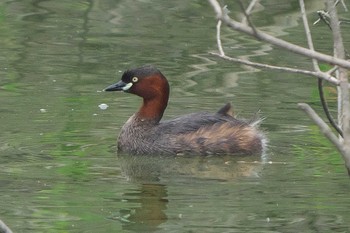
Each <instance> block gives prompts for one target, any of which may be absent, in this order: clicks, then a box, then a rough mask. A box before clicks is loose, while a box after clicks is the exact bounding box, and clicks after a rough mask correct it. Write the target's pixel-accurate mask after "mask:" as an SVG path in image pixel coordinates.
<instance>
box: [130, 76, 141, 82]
mask: <svg viewBox="0 0 350 233" xmlns="http://www.w3.org/2000/svg"><path fill="white" fill-rule="evenodd" d="M131 81H132V82H133V83H136V82H137V81H139V78H138V77H133V78H132V79H131Z"/></svg>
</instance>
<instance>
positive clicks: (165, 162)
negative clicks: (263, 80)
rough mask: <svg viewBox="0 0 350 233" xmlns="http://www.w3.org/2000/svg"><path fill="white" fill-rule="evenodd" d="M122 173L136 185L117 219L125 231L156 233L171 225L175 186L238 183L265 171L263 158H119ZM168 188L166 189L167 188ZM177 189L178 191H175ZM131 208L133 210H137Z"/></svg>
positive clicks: (126, 193) (126, 196) (129, 191)
mask: <svg viewBox="0 0 350 233" xmlns="http://www.w3.org/2000/svg"><path fill="white" fill-rule="evenodd" d="M118 159H119V161H120V165H121V170H122V173H123V175H124V177H125V178H126V179H128V180H129V181H131V182H134V183H136V184H137V185H138V186H137V188H136V189H131V190H128V191H127V192H125V193H124V195H123V200H124V201H126V202H127V203H128V205H127V206H128V208H127V209H122V210H120V211H119V214H118V217H117V219H118V220H120V221H121V222H122V225H123V229H126V230H132V231H135V232H153V231H156V230H158V229H159V228H160V225H161V224H162V223H165V222H167V220H168V216H167V214H166V210H167V206H168V204H171V203H170V201H169V200H168V187H170V186H171V185H172V184H174V183H179V182H181V183H190V182H193V180H197V181H200V180H201V181H205V180H215V182H217V181H219V182H225V181H234V180H237V179H239V178H242V177H258V176H259V173H260V172H261V170H262V169H263V167H264V163H263V161H262V158H261V157H259V156H249V157H233V156H222V157H201V156H196V157H167V156H132V155H119V156H118ZM165 184H166V185H165ZM175 188H176V187H175ZM135 205H136V207H134V208H130V206H131V207H132V206H135Z"/></svg>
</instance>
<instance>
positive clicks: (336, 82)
mask: <svg viewBox="0 0 350 233" xmlns="http://www.w3.org/2000/svg"><path fill="white" fill-rule="evenodd" d="M209 54H211V55H214V56H218V57H220V58H222V59H225V60H228V61H232V62H237V63H241V64H244V65H248V66H253V67H257V68H263V69H271V70H278V71H287V72H291V73H297V74H304V75H311V76H314V77H317V78H321V79H324V80H326V81H328V82H330V83H332V84H334V85H339V80H337V79H336V78H335V77H333V76H331V75H330V74H328V73H324V72H315V71H309V70H301V69H294V68H289V67H281V66H272V65H267V64H263V63H257V62H251V61H248V60H243V59H239V58H233V57H229V56H226V55H221V54H219V53H214V52H210V53H209Z"/></svg>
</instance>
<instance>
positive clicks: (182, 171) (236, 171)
mask: <svg viewBox="0 0 350 233" xmlns="http://www.w3.org/2000/svg"><path fill="white" fill-rule="evenodd" d="M265 159H266V158H265V157H260V156H232V155H231V156H230V155H227V156H212V157H211V156H195V157H189V156H177V157H169V156H132V155H119V161H120V165H121V170H122V173H123V175H124V176H125V177H126V179H128V180H130V181H135V182H141V183H146V182H159V181H163V180H167V179H171V178H172V177H178V176H179V175H180V176H185V177H186V176H187V177H195V178H199V179H215V180H223V181H228V180H235V179H237V178H239V177H258V176H259V173H260V172H261V170H262V169H263V167H264V163H265Z"/></svg>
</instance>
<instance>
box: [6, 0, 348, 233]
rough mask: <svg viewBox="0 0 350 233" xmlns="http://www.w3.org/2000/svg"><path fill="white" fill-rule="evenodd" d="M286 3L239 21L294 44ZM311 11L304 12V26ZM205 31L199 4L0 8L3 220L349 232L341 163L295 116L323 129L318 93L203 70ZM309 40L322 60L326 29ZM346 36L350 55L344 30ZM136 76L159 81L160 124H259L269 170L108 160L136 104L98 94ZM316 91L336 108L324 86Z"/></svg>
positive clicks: (119, 227)
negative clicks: (134, 72)
mask: <svg viewBox="0 0 350 233" xmlns="http://www.w3.org/2000/svg"><path fill="white" fill-rule="evenodd" d="M289 2H290V1H262V5H261V6H260V7H259V8H258V10H257V12H256V13H255V14H254V16H253V17H252V20H253V21H254V22H255V23H256V25H257V26H259V27H261V29H263V30H265V31H267V32H270V33H272V34H274V35H277V36H279V37H281V38H285V39H288V40H289V41H292V42H295V43H297V44H300V45H305V39H304V36H303V29H302V26H301V25H300V19H299V17H298V15H299V14H298V12H299V10H298V4H297V2H295V3H289ZM229 7H230V6H229ZM322 8H323V2H322V1H316V0H315V1H308V2H307V9H308V12H309V17H310V22H313V21H314V20H316V19H317V16H316V14H314V13H313V12H315V11H316V10H319V9H322ZM236 9H238V8H237V6H236V5H232V6H231V7H230V10H231V14H232V16H234V17H236V16H238V15H239V13H238V10H236ZM267 9H268V11H269V13H268V14H265V13H266V11H264V10H267ZM340 13H341V14H342V15H343V16H346V13H344V12H343V11H341V12H340ZM215 24H216V23H215V17H214V14H213V11H212V9H211V8H210V6H209V5H208V3H207V2H206V1H160V0H157V1H152V2H150V1H141V0H139V1H133V2H132V4H131V3H130V1H112V0H106V1H98V0H89V1H66V0H64V1H52V0H47V1H44V0H33V1H6V2H1V3H0V32H1V42H0V44H1V46H0V51H1V56H0V59H1V60H0V61H1V63H0V76H1V78H0V98H1V104H0V112H1V114H0V122H1V124H0V130H1V134H0V187H1V199H0V206H1V208H0V219H2V220H3V221H5V222H6V223H7V224H8V225H9V226H10V227H11V228H12V229H13V231H14V232H36V233H37V232H349V231H350V226H349V222H350V214H349V211H348V209H349V208H348V205H349V203H350V200H349V197H348V193H349V191H350V189H349V180H348V177H347V176H346V173H345V169H344V166H343V163H342V161H341V159H340V156H339V155H338V154H337V152H336V151H335V148H334V147H333V146H332V145H330V143H328V142H327V140H326V139H324V138H323V137H322V135H321V134H320V132H319V131H318V129H317V128H316V127H315V126H314V125H313V124H312V122H311V121H310V120H309V119H308V118H307V117H306V116H305V115H304V113H303V112H301V111H300V110H299V109H298V108H297V103H298V102H307V103H309V104H311V105H312V106H313V107H314V108H315V109H316V110H317V111H319V112H320V113H321V114H322V112H321V108H320V103H319V100H318V97H317V89H316V85H315V84H316V80H315V79H314V78H311V77H304V76H299V75H295V74H286V73H281V72H271V71H260V70H255V69H250V68H247V67H242V66H240V65H238V64H232V63H229V62H226V61H223V60H220V59H218V58H216V57H213V56H211V55H209V54H208V52H209V51H214V50H216V46H215ZM312 31H313V32H314V33H315V34H316V35H317V36H315V42H316V48H317V49H318V50H320V51H323V52H327V53H329V54H330V53H331V52H332V49H331V46H332V45H331V42H330V33H329V32H328V31H327V28H326V27H325V26H324V25H317V26H314V27H312ZM343 33H344V40H345V43H346V46H347V47H349V45H350V41H349V39H348V38H350V37H349V35H350V34H349V27H345V28H344V32H343ZM223 43H224V47H225V50H226V52H227V54H230V55H233V56H237V57H248V58H249V59H251V60H254V61H259V62H270V63H271V64H277V65H289V66H291V67H304V68H310V67H311V63H310V61H309V60H308V59H305V58H301V57H299V56H298V55H294V54H290V53H287V52H285V51H281V50H280V49H275V48H272V47H271V46H268V45H265V44H263V43H260V42H256V41H254V40H251V39H249V38H247V37H245V36H242V35H240V34H238V33H235V32H231V31H230V30H228V29H224V30H223ZM143 64H154V65H156V66H157V67H158V68H159V69H160V70H161V71H162V72H163V73H164V74H165V75H166V76H167V77H168V79H169V82H170V85H171V99H170V102H169V107H168V109H167V111H166V113H165V116H164V117H165V118H167V119H169V118H171V117H174V116H177V115H181V114H186V113H190V112H195V111H216V110H217V109H219V108H220V107H221V106H222V105H223V104H224V103H226V102H232V103H233V105H234V108H235V112H236V113H237V114H238V115H239V116H240V117H245V118H249V117H250V116H252V115H254V114H255V113H256V112H257V111H259V110H260V111H261V115H262V116H263V117H264V118H266V119H265V120H264V122H263V123H262V125H261V128H262V129H263V130H264V131H266V133H267V135H268V138H269V141H270V142H269V150H268V152H267V154H266V157H265V160H264V161H263V162H266V163H262V159H261V158H260V157H251V158H227V157H222V158H213V157H209V158H187V157H178V158H164V157H156V156H155V157H137V158H134V157H130V156H122V155H119V156H117V154H116V138H117V135H118V133H119V130H120V127H121V126H122V125H123V123H124V122H125V121H126V120H127V118H128V117H129V116H130V115H131V114H132V113H133V112H134V111H135V110H136V109H137V108H138V106H139V105H140V99H139V98H138V97H136V96H131V95H127V94H124V93H103V92H101V90H102V89H103V88H104V87H106V86H107V85H109V84H111V83H113V82H115V81H116V80H118V79H119V78H120V76H121V72H122V71H123V70H125V69H128V68H130V67H135V66H139V65H143ZM326 89H327V98H328V100H329V101H330V103H329V104H330V106H331V107H334V106H335V98H336V96H335V94H334V93H335V90H334V87H331V86H330V87H327V88H326ZM102 103H105V104H107V105H108V106H109V107H108V108H107V109H106V110H101V109H100V108H99V107H98V105H99V104H102Z"/></svg>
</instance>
